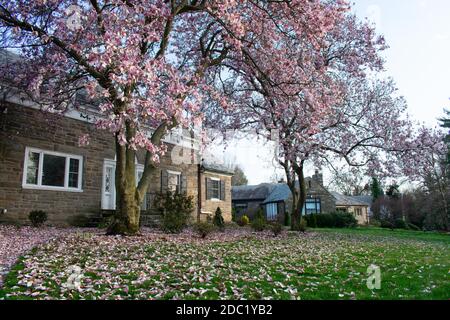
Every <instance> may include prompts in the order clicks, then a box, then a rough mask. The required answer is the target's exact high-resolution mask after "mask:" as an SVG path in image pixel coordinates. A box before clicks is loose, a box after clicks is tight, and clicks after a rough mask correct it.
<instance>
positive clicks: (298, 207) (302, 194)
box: [291, 166, 306, 231]
mask: <svg viewBox="0 0 450 320" xmlns="http://www.w3.org/2000/svg"><path fill="white" fill-rule="evenodd" d="M295 172H296V176H297V177H298V184H299V190H298V196H297V199H296V200H297V201H295V199H293V200H294V201H293V210H292V223H291V229H292V230H294V231H299V230H300V224H301V221H302V215H303V207H304V206H305V202H306V183H305V176H304V174H303V167H302V166H300V167H297V168H296V169H295ZM296 191H297V190H296Z"/></svg>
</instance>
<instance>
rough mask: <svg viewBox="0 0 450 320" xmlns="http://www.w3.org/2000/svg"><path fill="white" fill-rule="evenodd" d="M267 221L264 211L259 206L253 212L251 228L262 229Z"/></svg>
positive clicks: (259, 230)
mask: <svg viewBox="0 0 450 320" xmlns="http://www.w3.org/2000/svg"><path fill="white" fill-rule="evenodd" d="M266 225H267V221H266V217H265V216H264V212H263V209H262V208H259V209H258V211H257V212H256V214H255V217H254V218H253V221H252V228H253V230H255V231H258V232H261V231H264V229H265V228H266Z"/></svg>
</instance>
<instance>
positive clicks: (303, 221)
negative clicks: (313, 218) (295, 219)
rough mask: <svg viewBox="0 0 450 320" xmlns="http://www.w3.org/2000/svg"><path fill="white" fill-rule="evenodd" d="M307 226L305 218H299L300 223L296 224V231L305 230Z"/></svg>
mask: <svg viewBox="0 0 450 320" xmlns="http://www.w3.org/2000/svg"><path fill="white" fill-rule="evenodd" d="M307 227H308V222H306V219H305V218H302V219H301V220H300V224H299V226H298V231H300V232H306V228H307Z"/></svg>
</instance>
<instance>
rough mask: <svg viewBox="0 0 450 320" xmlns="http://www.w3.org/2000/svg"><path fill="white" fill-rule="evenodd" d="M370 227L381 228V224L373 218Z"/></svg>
mask: <svg viewBox="0 0 450 320" xmlns="http://www.w3.org/2000/svg"><path fill="white" fill-rule="evenodd" d="M369 225H370V226H372V227H381V222H380V221H379V220H377V219H375V218H371V219H370V222H369Z"/></svg>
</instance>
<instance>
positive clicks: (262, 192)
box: [232, 170, 368, 225]
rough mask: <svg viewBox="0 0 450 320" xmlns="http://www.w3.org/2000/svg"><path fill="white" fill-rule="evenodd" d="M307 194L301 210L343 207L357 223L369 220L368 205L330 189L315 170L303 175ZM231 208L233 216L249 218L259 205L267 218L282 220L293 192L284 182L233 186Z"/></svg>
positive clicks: (326, 210) (327, 210) (314, 211)
mask: <svg viewBox="0 0 450 320" xmlns="http://www.w3.org/2000/svg"><path fill="white" fill-rule="evenodd" d="M305 183H306V189H307V196H306V202H305V206H304V207H303V214H307V215H308V214H321V213H331V212H336V211H346V212H351V213H353V214H354V216H355V218H356V219H357V220H358V223H359V224H361V225H365V224H367V223H368V205H367V203H364V202H362V201H359V200H358V199H356V198H352V197H347V196H343V195H340V194H339V193H336V192H330V191H329V190H327V189H326V188H325V187H324V185H323V175H322V173H320V172H319V171H318V170H316V171H315V173H314V175H313V176H312V177H307V178H305ZM232 197H233V201H232V203H233V209H234V210H235V214H236V218H237V219H239V218H240V217H241V216H243V215H247V216H248V217H249V218H250V219H252V218H253V217H254V215H255V213H256V212H257V211H258V210H259V209H262V210H263V213H264V214H265V216H266V219H267V220H268V221H278V222H280V223H282V224H283V223H285V215H286V213H287V214H289V213H291V212H292V194H291V190H290V189H289V187H288V186H287V184H286V183H283V182H280V183H275V184H269V183H264V184H260V185H257V186H238V187H233V188H232Z"/></svg>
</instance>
